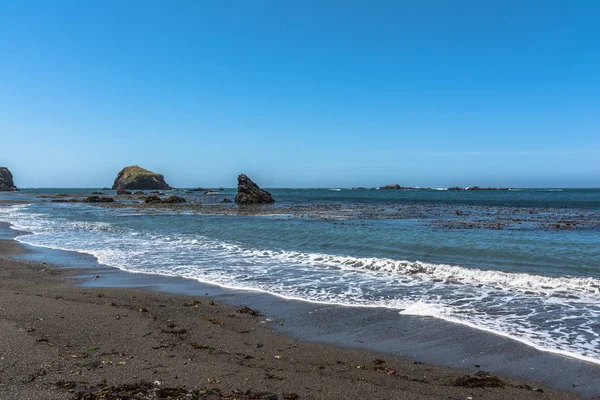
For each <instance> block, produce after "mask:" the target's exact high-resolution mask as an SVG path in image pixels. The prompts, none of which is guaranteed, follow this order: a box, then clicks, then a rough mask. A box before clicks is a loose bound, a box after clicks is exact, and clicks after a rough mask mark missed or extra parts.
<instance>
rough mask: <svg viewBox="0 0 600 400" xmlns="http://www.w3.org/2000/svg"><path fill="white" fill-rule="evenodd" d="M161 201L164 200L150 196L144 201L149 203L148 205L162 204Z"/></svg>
mask: <svg viewBox="0 0 600 400" xmlns="http://www.w3.org/2000/svg"><path fill="white" fill-rule="evenodd" d="M161 201H162V200H161V199H160V197H158V196H148V197H146V198H145V199H144V203H147V204H151V203H160V202H161Z"/></svg>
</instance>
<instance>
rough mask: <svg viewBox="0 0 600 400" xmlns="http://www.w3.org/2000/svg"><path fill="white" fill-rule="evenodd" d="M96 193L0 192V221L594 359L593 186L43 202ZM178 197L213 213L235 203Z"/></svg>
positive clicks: (597, 265)
mask: <svg viewBox="0 0 600 400" xmlns="http://www.w3.org/2000/svg"><path fill="white" fill-rule="evenodd" d="M91 191H92V189H38V190H24V191H23V192H20V193H10V194H1V195H0V200H6V199H13V200H16V199H18V200H23V201H25V202H26V203H25V204H19V205H15V206H10V207H4V208H0V220H1V221H7V222H10V223H12V224H14V225H15V226H16V227H17V228H20V229H23V230H26V231H29V232H32V233H33V235H25V236H20V237H19V240H21V241H23V242H26V243H29V244H33V245H39V246H46V247H52V248H61V249H66V250H75V251H81V252H86V253H90V254H93V255H94V256H96V257H97V258H98V259H99V261H100V262H102V263H104V264H107V265H109V266H113V267H115V268H120V269H124V270H127V271H131V272H144V273H152V274H162V275H173V276H183V277H187V278H190V279H197V280H200V281H203V282H208V283H214V284H219V285H223V286H227V287H232V288H240V289H248V290H261V291H265V292H269V293H273V294H275V295H278V296H283V297H287V298H295V299H300V300H305V301H314V302H323V303H335V304H343V305H348V306H364V307H389V308H394V309H397V310H398V313H399V314H410V315H423V316H431V317H435V318H442V319H445V320H449V321H453V322H457V323H462V324H467V325H470V326H473V327H475V328H478V329H484V330H489V331H492V332H495V333H498V334H501V335H505V336H509V337H511V338H513V339H515V340H519V341H522V342H524V343H527V344H529V345H531V346H535V347H537V348H540V349H543V350H546V351H552V352H559V353H563V354H566V355H569V356H572V357H577V358H581V359H585V360H588V361H591V362H596V363H600V229H599V228H598V227H599V226H600V190H593V189H588V190H574V189H564V190H560V189H536V190H526V189H521V190H511V191H462V192H452V191H445V190H423V191H382V190H346V189H337V188H332V189H274V190H271V192H272V194H273V195H274V197H275V198H276V199H277V200H278V202H277V203H276V205H274V206H272V207H269V208H267V210H268V212H267V213H264V214H266V215H261V216H247V215H237V214H236V212H235V210H237V206H236V205H235V204H232V205H228V206H223V207H225V210H231V212H227V213H224V214H230V215H220V214H219V213H217V215H214V213H204V212H203V211H202V207H199V208H197V209H195V210H193V211H192V210H184V211H181V212H179V211H174V210H161V211H160V212H158V213H157V212H150V211H149V210H139V209H129V208H101V207H95V206H91V205H87V204H83V203H74V204H62V203H52V202H51V201H50V199H47V198H38V197H37V196H39V195H40V194H42V195H52V194H56V193H75V194H87V193H90V192H91ZM174 193H177V194H180V195H183V196H184V197H186V198H188V200H189V201H192V202H193V201H199V202H201V203H202V204H204V205H208V206H210V205H211V204H217V203H219V202H220V200H221V199H222V198H223V197H230V198H232V197H233V196H234V195H235V191H234V190H233V189H228V190H225V191H224V192H220V193H219V194H217V195H208V196H206V195H204V194H203V193H189V192H183V191H174ZM227 207H229V208H227ZM298 210H300V211H298ZM206 214H211V215H206ZM465 221H466V222H467V227H469V229H464V227H465V225H464V223H465ZM490 221H492V222H493V224H489V223H488V222H490ZM498 221H500V222H502V224H501V225H500V226H498V225H496V222H498ZM569 221H575V223H574V224H573V225H572V226H571V225H569V229H562V228H561V229H556V226H557V225H560V226H562V227H564V224H565V223H567V222H569ZM471 222H474V225H470V224H471ZM399 318H400V316H399Z"/></svg>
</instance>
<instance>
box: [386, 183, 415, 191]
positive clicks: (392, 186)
mask: <svg viewBox="0 0 600 400" xmlns="http://www.w3.org/2000/svg"><path fill="white" fill-rule="evenodd" d="M403 189H409V188H407V187H404V186H400V185H398V184H397V183H392V184H391V185H385V186H382V187H380V188H379V190H403Z"/></svg>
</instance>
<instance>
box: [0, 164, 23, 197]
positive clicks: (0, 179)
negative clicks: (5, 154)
mask: <svg viewBox="0 0 600 400" xmlns="http://www.w3.org/2000/svg"><path fill="white" fill-rule="evenodd" d="M18 191H19V189H17V187H16V186H15V183H14V182H13V176H12V174H11V172H10V171H9V170H8V168H6V167H0V192H18Z"/></svg>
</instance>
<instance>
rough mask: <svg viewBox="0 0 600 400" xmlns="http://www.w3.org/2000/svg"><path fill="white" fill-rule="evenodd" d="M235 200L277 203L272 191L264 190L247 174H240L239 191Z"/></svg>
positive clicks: (252, 202) (242, 202) (244, 202)
mask: <svg viewBox="0 0 600 400" xmlns="http://www.w3.org/2000/svg"><path fill="white" fill-rule="evenodd" d="M235 202H236V203H239V204H270V203H275V199H274V198H273V197H272V196H271V193H269V192H267V191H266V190H262V189H261V188H259V187H258V185H257V184H256V183H254V182H252V179H250V178H248V177H247V176H246V175H244V174H241V175H240V176H238V192H237V195H236V196H235Z"/></svg>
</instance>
